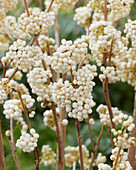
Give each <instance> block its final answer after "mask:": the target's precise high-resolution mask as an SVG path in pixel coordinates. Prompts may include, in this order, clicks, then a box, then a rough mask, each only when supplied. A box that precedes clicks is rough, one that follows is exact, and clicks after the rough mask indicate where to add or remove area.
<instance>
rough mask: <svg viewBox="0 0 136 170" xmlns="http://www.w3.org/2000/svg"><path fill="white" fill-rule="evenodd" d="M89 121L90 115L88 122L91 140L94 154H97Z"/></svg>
mask: <svg viewBox="0 0 136 170" xmlns="http://www.w3.org/2000/svg"><path fill="white" fill-rule="evenodd" d="M89 119H90V116H89V114H88V119H87V120H88V128H89V135H90V139H91V144H92V149H93V152H95V147H94V141H93V136H92V132H91V128H90V123H89Z"/></svg>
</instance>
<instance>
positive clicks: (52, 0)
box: [47, 0, 54, 12]
mask: <svg viewBox="0 0 136 170" xmlns="http://www.w3.org/2000/svg"><path fill="white" fill-rule="evenodd" d="M53 2H54V0H51V3H50V6H49V8H48V9H47V12H49V11H50V9H51V6H52V4H53Z"/></svg>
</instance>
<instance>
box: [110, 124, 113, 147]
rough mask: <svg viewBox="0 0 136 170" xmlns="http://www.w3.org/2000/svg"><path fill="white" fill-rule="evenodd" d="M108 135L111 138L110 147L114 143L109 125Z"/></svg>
mask: <svg viewBox="0 0 136 170" xmlns="http://www.w3.org/2000/svg"><path fill="white" fill-rule="evenodd" d="M109 136H110V140H111V146H112V148H114V143H113V139H112V133H111V128H110V127H109Z"/></svg>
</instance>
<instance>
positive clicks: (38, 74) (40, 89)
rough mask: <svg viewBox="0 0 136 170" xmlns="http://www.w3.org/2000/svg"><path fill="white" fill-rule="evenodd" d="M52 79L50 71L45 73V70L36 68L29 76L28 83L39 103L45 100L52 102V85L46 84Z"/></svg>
mask: <svg viewBox="0 0 136 170" xmlns="http://www.w3.org/2000/svg"><path fill="white" fill-rule="evenodd" d="M51 77H52V74H51V72H50V70H47V71H45V70H44V69H43V68H34V69H33V70H32V71H31V72H30V73H28V74H27V81H28V83H29V85H30V87H31V89H32V93H34V94H36V95H37V96H38V97H37V100H38V101H39V102H41V101H43V100H44V99H46V100H48V101H50V100H51V85H48V84H45V83H47V81H48V79H50V78H51Z"/></svg>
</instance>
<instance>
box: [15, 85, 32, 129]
mask: <svg viewBox="0 0 136 170" xmlns="http://www.w3.org/2000/svg"><path fill="white" fill-rule="evenodd" d="M17 93H18V96H19V100H20V102H21V104H22V107H23V111H24V114H25V117H26V121H27V124H28V127H29V129H31V128H32V126H31V123H30V120H29V117H28V112H27V109H26V107H25V104H24V101H23V99H22V96H21V92H20V90H19V86H17Z"/></svg>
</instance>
